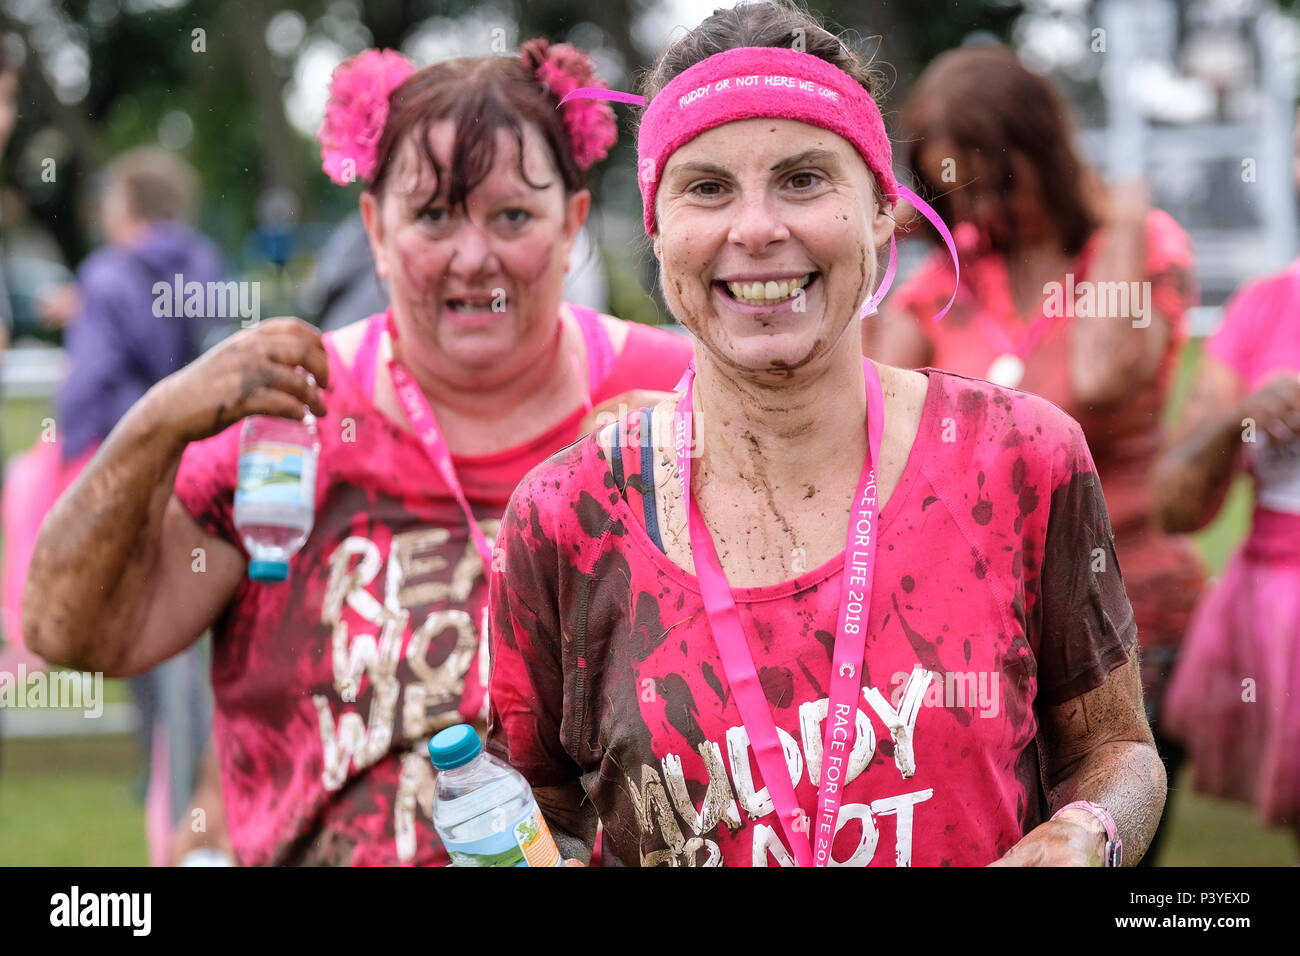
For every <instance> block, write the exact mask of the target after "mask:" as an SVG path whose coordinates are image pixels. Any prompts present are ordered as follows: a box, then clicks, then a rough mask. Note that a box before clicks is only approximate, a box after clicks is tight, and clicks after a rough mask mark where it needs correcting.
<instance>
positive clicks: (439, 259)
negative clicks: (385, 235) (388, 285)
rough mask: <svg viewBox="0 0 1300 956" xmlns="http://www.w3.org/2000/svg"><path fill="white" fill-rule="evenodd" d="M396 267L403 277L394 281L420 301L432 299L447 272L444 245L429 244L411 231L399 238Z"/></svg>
mask: <svg viewBox="0 0 1300 956" xmlns="http://www.w3.org/2000/svg"><path fill="white" fill-rule="evenodd" d="M396 245H397V266H398V270H399V272H400V275H396V276H392V277H391V280H392V281H394V282H396V283H397V284H398V285H399V286H403V287H405V288H406V289H407V290H408V294H409V295H411V296H412V297H414V298H418V299H429V298H431V297H432V296H433V295H434V294H435V293H436V292H437V289H438V287H439V285H440V284H441V282H442V280H443V277H444V275H445V274H446V271H447V255H446V254H445V252H444V251H443V249H442V244H441V243H436V242H430V241H429V240H428V239H425V238H423V237H421V236H419V235H416V234H413V230H412V229H409V228H408V229H406V230H403V232H402V234H401V235H399V237H398V238H397V243H396Z"/></svg>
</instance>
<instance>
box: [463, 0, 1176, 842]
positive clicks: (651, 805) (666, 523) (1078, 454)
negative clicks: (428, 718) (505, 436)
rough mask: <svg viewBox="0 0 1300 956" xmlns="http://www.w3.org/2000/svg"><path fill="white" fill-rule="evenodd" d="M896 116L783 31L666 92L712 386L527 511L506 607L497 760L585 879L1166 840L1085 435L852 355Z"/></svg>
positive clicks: (614, 441)
mask: <svg viewBox="0 0 1300 956" xmlns="http://www.w3.org/2000/svg"><path fill="white" fill-rule="evenodd" d="M776 87H780V88H781V93H780V95H779V96H778V95H775V94H774V93H773V92H772V91H771V89H769V88H776ZM871 88H872V79H871V75H870V73H869V72H868V70H867V68H866V66H865V65H864V64H863V62H862V61H861V60H859V59H858V58H857V57H856V56H855V55H854V54H853V53H852V52H851V51H850V50H849V49H848V48H847V47H846V46H844V45H843V43H842V42H841V41H840V40H839V39H838V38H836V37H835V36H834V35H832V34H830V33H828V32H826V31H825V30H823V29H822V28H821V27H820V26H818V25H817V24H816V23H814V22H813V21H812V20H811V19H809V17H808V16H807V15H806V14H804V13H802V12H800V11H798V10H793V9H790V8H789V7H787V6H785V5H781V4H776V3H754V4H745V5H741V6H738V7H736V8H734V9H731V10H720V11H717V12H716V13H715V14H714V15H713V16H711V17H710V18H709V19H707V20H706V21H704V23H703V24H701V25H700V26H699V27H697V28H696V29H695V30H693V31H691V32H690V33H689V34H687V35H686V36H685V37H683V38H682V39H680V40H679V41H677V42H676V43H674V44H673V45H672V46H671V47H670V48H669V50H668V52H667V53H666V54H665V55H664V56H663V58H662V59H661V60H660V61H659V63H658V64H657V65H656V67H655V69H654V70H653V71H652V72H651V74H650V76H649V77H648V79H647V81H646V84H645V92H646V97H647V100H648V101H649V105H648V106H647V108H646V110H645V113H644V114H643V116H642V118H641V126H640V131H641V132H640V141H639V169H641V170H642V172H643V177H642V179H641V183H642V196H643V202H644V212H645V217H646V229H647V233H648V234H649V235H650V236H651V238H652V241H653V246H654V251H655V255H656V257H657V258H658V260H659V262H660V266H661V269H662V287H663V290H664V293H665V296H666V298H667V301H668V303H669V305H670V307H671V309H672V311H673V314H674V315H675V316H677V318H679V319H680V320H681V321H682V322H683V323H684V324H685V325H686V327H687V328H688V329H689V330H690V331H691V333H692V335H693V336H694V339H695V375H694V376H693V378H692V379H689V380H688V381H689V382H690V384H689V385H688V387H687V389H686V392H685V394H684V395H683V396H681V397H680V398H679V397H676V396H675V397H674V398H673V399H671V400H668V401H665V402H661V403H659V404H657V405H655V406H653V407H650V408H647V409H643V410H642V411H641V412H639V413H636V414H634V415H631V416H628V417H627V418H626V419H625V420H623V421H621V422H619V423H617V424H616V425H615V426H611V427H610V428H607V429H603V430H601V431H600V432H597V433H595V434H593V435H592V436H589V437H588V438H587V439H586V440H584V441H583V442H580V443H578V444H577V445H574V446H572V447H571V448H569V449H566V450H565V451H564V452H562V453H560V454H558V455H556V456H554V457H552V458H551V459H550V460H549V461H547V462H546V463H545V464H543V465H541V466H539V467H538V468H537V469H535V470H534V471H533V472H532V473H531V474H530V475H529V476H528V478H526V479H525V481H524V482H522V483H521V484H520V486H519V488H518V489H517V490H516V492H515V494H514V495H513V496H512V500H511V503H510V505H509V507H508V508H507V511H506V515H505V518H504V519H503V523H502V527H501V531H500V535H499V539H498V546H499V547H500V548H501V550H502V556H503V560H502V566H501V568H500V569H499V570H498V571H497V572H496V573H494V574H493V575H492V582H491V587H492V595H491V613H490V626H491V631H492V659H493V673H492V693H491V701H492V711H491V715H490V723H489V735H488V748H489V750H490V751H492V752H493V753H495V754H497V755H498V756H500V757H503V758H504V759H507V760H509V761H510V763H511V764H512V765H514V766H515V767H517V768H518V769H520V771H521V772H523V773H524V775H525V776H526V777H527V778H528V779H529V780H530V782H531V783H532V785H533V787H534V791H535V793H536V796H537V799H538V802H539V804H540V806H541V807H542V809H543V812H544V813H545V814H546V815H547V818H548V821H549V823H550V826H551V829H552V833H553V834H554V835H555V836H556V840H557V843H559V844H560V846H561V850H562V851H563V852H564V853H565V855H566V856H569V857H571V858H577V859H579V860H583V859H586V857H587V855H588V854H589V853H590V851H591V845H592V840H593V838H594V834H595V829H596V823H597V819H599V821H600V822H602V823H603V825H604V838H603V844H602V853H603V855H604V856H603V859H606V860H609V861H613V862H618V863H622V864H625V865H677V866H697V865H698V866H708V865H720V864H726V865H744V866H749V865H755V866H769V865H791V864H792V863H795V862H800V863H802V862H804V861H807V862H808V863H818V862H825V860H826V858H827V857H826V856H823V855H822V848H823V846H824V847H825V849H826V850H827V854H828V856H829V860H830V861H831V862H832V863H833V864H834V865H886V866H888V865H900V866H906V865H928V866H942V865H984V864H989V863H993V862H1001V863H1002V864H1004V865H1088V864H1093V865H1097V864H1100V863H1101V861H1102V860H1103V859H1109V860H1110V862H1112V863H1115V862H1117V861H1118V857H1119V854H1118V853H1117V852H1116V851H1118V849H1119V845H1120V844H1122V847H1123V855H1124V859H1125V862H1129V863H1131V862H1132V861H1134V860H1136V859H1139V858H1140V857H1141V856H1142V853H1143V851H1144V850H1145V848H1146V845H1147V841H1148V840H1149V839H1150V836H1151V833H1152V831H1153V830H1154V828H1155V824H1156V821H1157V820H1158V819H1159V816H1160V810H1161V807H1162V805H1163V800H1164V792H1165V780H1164V771H1163V768H1162V766H1161V764H1160V761H1159V758H1158V757H1157V755H1156V752H1155V749H1154V747H1153V745H1152V742H1151V737H1150V732H1149V729H1148V727H1147V724H1146V719H1145V717H1144V715H1143V712H1142V704H1141V689H1140V685H1139V681H1138V674H1137V664H1136V628H1135V626H1134V622H1133V615H1132V610H1131V608H1130V606H1129V603H1128V601H1127V599H1126V597H1125V594H1124V587H1123V581H1122V579H1121V575H1120V571H1119V568H1118V566H1117V564H1116V562H1115V554H1114V549H1113V546H1112V539H1111V534H1110V526H1109V522H1108V519H1107V515H1106V506H1105V502H1104V501H1103V499H1102V497H1101V490H1100V485H1099V483H1098V480H1097V475H1096V471H1095V468H1094V466H1093V463H1092V459H1091V456H1090V454H1089V452H1088V448H1087V445H1086V443H1085V441H1084V439H1083V435H1082V433H1081V431H1080V429H1079V427H1078V425H1077V424H1076V423H1075V422H1073V421H1072V420H1071V419H1070V418H1069V417H1068V416H1066V415H1065V414H1064V413H1063V412H1061V411H1060V410H1059V409H1057V408H1055V407H1053V406H1052V405H1051V404H1050V403H1048V402H1046V401H1044V400H1042V399H1040V398H1037V397H1035V396H1032V395H1029V394H1027V393H1023V392H1016V391H1013V390H1009V389H1005V388H1000V387H996V386H992V385H989V384H988V383H986V382H982V381H976V380H973V379H967V378H964V377H962V376H959V375H952V374H948V373H944V372H939V371H936V370H932V369H928V370H926V371H925V372H924V373H920V372H911V371H905V370H901V369H896V368H891V367H889V366H886V365H879V364H876V363H873V362H870V361H865V360H864V359H863V357H862V354H861V340H860V329H859V327H858V324H857V323H858V321H859V318H858V315H859V312H860V309H861V307H862V303H863V302H864V301H866V300H867V298H868V296H869V295H870V294H871V290H872V288H873V287H874V285H875V282H876V279H877V272H876V264H875V255H874V253H875V252H876V251H878V250H880V249H881V248H882V246H883V245H887V243H888V240H889V236H890V234H891V232H892V230H893V217H892V211H891V205H892V200H893V199H894V197H895V196H897V195H898V188H897V186H896V184H895V183H894V181H893V176H892V173H891V172H890V165H891V164H890V153H889V144H888V140H887V139H886V138H885V135H884V126H883V122H882V121H881V119H880V115H879V111H878V109H877V108H876V107H875V105H874V103H873V102H872V101H871V95H870V94H871ZM691 395H693V396H694V398H693V404H690V405H688V404H687V403H688V402H691V401H692V400H691V398H690V396H691ZM868 423H869V424H868ZM864 425H867V427H864ZM869 449H870V462H869V464H870V470H867V469H865V468H864V461H865V460H867V459H868V457H869V451H868V450H869ZM695 455H697V457H695ZM687 474H689V476H690V477H689V478H687V477H685V476H686V475H687ZM683 483H685V485H686V487H685V488H683ZM863 508H867V509H869V513H867V514H865V515H864V514H863V513H862V509H863ZM851 513H852V514H853V515H854V517H853V520H852V521H851V520H850V514H851ZM850 532H851V533H850ZM708 542H713V544H714V546H715V549H716V557H713V556H710V555H711V552H712V550H713V549H709V547H708ZM846 542H851V543H852V547H851V548H847V547H846ZM868 554H870V555H874V572H873V571H872V570H869V569H868V564H866V563H859V561H860V560H861V561H862V562H869V561H871V560H873V559H872V558H869V557H866V556H865V555H868ZM719 580H720V583H719ZM708 582H711V583H708ZM864 593H865V596H864ZM846 594H847V596H846ZM717 602H721V603H720V604H719V603H717ZM728 602H730V605H731V606H732V610H730V611H728V610H726V607H727V605H728ZM719 608H721V610H719ZM851 637H853V638H854V640H858V641H861V642H862V645H861V646H860V647H859V648H858V649H857V650H856V651H855V652H853V653H852V654H848V653H846V652H845V649H846V648H849V647H850V646H851V645H852V644H853V643H854V640H850V638H851ZM746 658H748V659H750V660H751V663H750V664H749V665H748V670H747V669H746V667H745V666H744V664H743V661H744V659H746ZM737 662H739V666H738V664H737ZM833 662H835V663H834V665H833ZM846 680H847V681H848V685H849V686H848V691H847V692H848V696H847V698H845V697H843V696H841V695H842V693H843V692H844V691H843V688H844V687H845V686H846V685H845V683H844V682H845V681H846ZM764 714H766V715H767V716H766V718H764V716H763V715H764ZM1040 754H1041V757H1042V761H1043V762H1042V764H1041V765H1040ZM787 777H788V779H786V778H787ZM836 803H838V807H837V808H833V809H831V810H827V809H826V807H828V806H832V805H833V804H836Z"/></svg>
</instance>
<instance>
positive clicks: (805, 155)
mask: <svg viewBox="0 0 1300 956" xmlns="http://www.w3.org/2000/svg"><path fill="white" fill-rule="evenodd" d="M805 163H814V164H815V163H821V164H823V165H828V166H838V165H839V157H837V156H836V155H835V154H834V153H832V152H831V151H830V150H828V149H806V150H804V151H803V152H802V153H799V154H798V155H797V156H789V157H787V158H785V159H783V160H781V161H780V162H778V163H775V164H773V165H772V166H770V167H769V168H768V172H773V173H779V172H783V171H784V170H787V169H791V168H793V167H795V166H802V165H804V164H805ZM685 174H700V175H704V176H731V175H732V172H731V170H729V169H727V168H725V167H723V166H719V165H717V164H716V163H705V162H697V163H683V164H682V165H681V166H678V167H677V168H676V169H674V170H673V175H674V176H681V175H685Z"/></svg>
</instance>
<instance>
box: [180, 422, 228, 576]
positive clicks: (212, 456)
mask: <svg viewBox="0 0 1300 956" xmlns="http://www.w3.org/2000/svg"><path fill="white" fill-rule="evenodd" d="M242 427H243V423H242V422H236V423H235V424H233V425H231V426H230V427H229V428H227V429H226V430H225V431H223V432H221V433H220V434H218V435H213V436H212V437H211V438H206V439H204V440H203V441H197V442H193V443H191V444H190V445H189V446H188V447H187V448H186V449H185V452H184V454H183V455H182V456H181V466H180V468H179V469H177V472H176V484H175V486H174V489H173V490H174V492H175V494H176V497H177V498H178V499H179V500H180V503H181V504H182V505H184V506H185V510H186V511H188V512H189V513H190V517H191V518H193V519H194V522H195V524H197V525H198V526H199V527H200V528H202V529H203V530H204V531H205V532H207V533H208V534H210V535H212V536H213V537H217V538H223V539H224V540H226V541H229V542H230V543H231V544H233V545H234V546H235V547H237V548H239V549H240V550H241V551H242V550H244V544H243V541H242V540H241V539H240V536H239V532H238V531H237V530H236V528H235V485H236V484H237V483H238V478H239V433H240V429H241V428H242Z"/></svg>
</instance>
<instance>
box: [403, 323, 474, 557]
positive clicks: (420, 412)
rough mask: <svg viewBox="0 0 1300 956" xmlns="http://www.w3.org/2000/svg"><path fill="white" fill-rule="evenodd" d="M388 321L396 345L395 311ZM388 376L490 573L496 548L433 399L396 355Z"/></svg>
mask: <svg viewBox="0 0 1300 956" xmlns="http://www.w3.org/2000/svg"><path fill="white" fill-rule="evenodd" d="M385 322H387V324H388V337H389V338H390V339H391V340H392V342H393V344H394V345H396V344H397V325H396V324H395V323H394V322H393V310H392V309H389V310H388V314H387V315H386V316H385ZM388 373H389V374H390V375H391V376H392V377H393V388H394V389H395V390H396V392H397V400H398V401H399V402H400V403H401V405H402V411H404V412H405V413H406V419H407V421H409V422H410V423H411V427H412V428H413V429H415V437H416V438H418V439H419V440H420V444H421V445H422V446H423V448H424V453H425V455H427V456H428V458H429V461H431V462H432V463H433V467H434V468H436V469H437V470H438V476H439V477H440V478H442V480H443V482H445V483H446V485H447V487H448V488H450V489H451V493H452V494H453V495H454V496H455V498H456V503H457V504H459V505H460V510H461V512H462V513H463V514H464V515H465V522H466V523H467V524H468V525H469V535H470V537H471V538H472V539H473V540H474V547H475V548H476V549H477V550H478V553H479V556H480V557H481V558H482V559H483V568H484V570H485V571H486V570H487V569H488V568H490V567H492V546H491V545H489V544H488V540H487V537H486V536H485V535H484V534H483V529H482V528H480V527H479V526H478V521H477V520H476V519H475V518H474V512H473V510H471V509H470V506H469V499H468V498H466V497H465V490H464V489H463V488H462V487H461V484H460V479H459V478H458V477H456V466H455V465H453V464H452V461H451V451H450V450H449V449H448V448H447V440H446V439H445V438H443V437H442V429H440V428H439V427H438V420H437V419H436V418H434V416H433V409H432V408H430V407H429V400H428V399H427V398H425V397H424V392H422V391H420V386H419V385H417V384H416V382H415V379H414V378H413V377H412V376H411V373H410V372H408V371H407V370H406V367H405V366H404V365H402V363H401V362H399V361H397V357H396V356H394V357H392V358H390V359H389V360H388Z"/></svg>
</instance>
